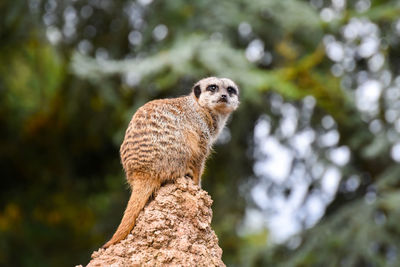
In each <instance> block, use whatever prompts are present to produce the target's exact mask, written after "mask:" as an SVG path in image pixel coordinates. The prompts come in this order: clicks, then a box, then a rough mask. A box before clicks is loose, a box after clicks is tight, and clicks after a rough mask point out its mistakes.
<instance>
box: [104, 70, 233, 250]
mask: <svg viewBox="0 0 400 267" xmlns="http://www.w3.org/2000/svg"><path fill="white" fill-rule="evenodd" d="M238 105H239V88H238V86H237V85H236V84H235V83H234V82H233V81H231V80H230V79H226V78H216V77H209V78H205V79H202V80H200V81H199V82H197V83H196V84H195V85H194V86H193V88H192V91H191V93H190V94H189V95H186V96H182V97H178V98H170V99H160V100H153V101H150V102H148V103H147V104H145V105H143V106H142V107H141V108H139V109H138V110H137V111H136V113H135V114H134V115H133V117H132V120H131V121H130V123H129V126H128V129H127V130H126V133H125V138H124V141H123V142H122V145H121V148H120V156H121V162H122V165H123V168H124V170H125V174H126V179H127V181H128V183H129V185H130V187H131V196H130V199H129V202H128V205H127V207H126V210H125V212H124V215H123V217H122V220H121V223H120V225H119V226H118V229H117V231H116V232H115V234H114V235H113V236H112V238H111V239H110V240H109V241H108V242H107V243H106V244H105V245H104V246H103V248H107V247H109V246H110V245H113V244H115V243H118V242H119V241H121V240H122V239H124V238H125V237H126V236H127V235H128V234H129V232H130V231H131V230H132V229H133V227H134V225H135V221H136V218H137V216H138V215H139V213H140V211H141V210H142V209H143V208H144V206H145V205H146V203H147V201H148V200H149V198H150V197H151V195H152V194H153V193H154V192H155V191H156V190H157V189H158V188H160V186H161V185H162V184H164V183H166V182H169V181H174V180H175V179H177V178H179V177H188V178H191V179H193V181H194V182H195V183H196V184H198V185H200V178H201V175H202V173H203V170H204V164H205V160H206V158H207V156H208V155H209V153H210V150H211V146H212V144H213V143H214V142H215V141H216V139H217V137H218V135H219V133H220V132H221V130H222V129H223V127H224V126H225V123H226V120H227V119H228V117H229V115H230V114H231V113H232V112H233V111H234V110H235V109H237V107H238Z"/></svg>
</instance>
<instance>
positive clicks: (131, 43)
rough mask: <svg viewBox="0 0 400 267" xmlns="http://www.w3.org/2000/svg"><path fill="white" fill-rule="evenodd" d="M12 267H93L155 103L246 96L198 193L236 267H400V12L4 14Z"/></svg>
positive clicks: (7, 5) (354, 8)
mask: <svg viewBox="0 0 400 267" xmlns="http://www.w3.org/2000/svg"><path fill="white" fill-rule="evenodd" d="M0 11H1V16H0V177H1V181H2V184H1V186H0V266H73V265H75V264H80V263H81V264H86V263H87V262H88V261H89V259H90V254H91V253H92V251H93V250H96V249H98V248H99V247H100V246H102V245H103V244H104V243H105V241H107V240H108V239H109V238H110V237H111V235H112V234H113V232H114V231H115V229H116V227H117V225H118V224H119V222H120V219H121V216H122V213H123V211H124V209H125V205H126V203H127V199H128V197H129V191H128V187H127V185H126V183H125V178H124V173H123V171H122V167H121V165H120V159H119V146H120V144H121V141H122V138H123V135H124V131H125V129H126V127H127V124H128V122H129V120H130V118H131V116H132V115H133V113H134V112H135V110H136V109H137V108H138V107H140V106H141V105H143V104H144V103H145V102H147V101H149V100H152V99H156V98H165V97H176V96H180V95H183V94H187V93H188V92H189V90H190V88H191V86H192V85H193V83H194V82H196V81H197V80H199V79H201V78H203V77H206V76H211V75H212V76H222V77H228V78H231V79H232V80H234V81H236V82H237V83H238V84H239V86H240V87H241V106H240V108H239V110H237V111H236V112H235V113H234V114H233V116H232V118H231V120H230V122H229V124H228V127H227V128H226V129H225V130H224V131H223V133H222V135H221V138H220V139H219V140H218V142H217V144H216V145H215V153H214V154H213V155H212V157H211V158H210V159H209V160H208V163H207V170H206V172H205V175H204V177H203V182H202V184H203V188H204V189H205V190H207V191H208V192H209V194H210V195H211V196H212V198H213V200H214V203H213V213H214V217H213V222H212V223H213V229H214V230H215V231H216V233H217V235H218V237H219V244H220V246H221V247H222V249H223V252H224V253H223V261H224V262H225V263H226V264H227V265H228V266H400V223H399V222H400V165H399V162H400V139H399V135H400V73H399V70H400V2H399V1H397V0H309V1H306V0H304V1H302V0H284V1H283V0H266V1H245V0H220V1H211V0H198V1H183V0H170V1H159V0H137V1H122V0H120V1H117V0H114V1H112V0H88V1H80V0H64V1H56V0H29V1H23V0H14V1H7V0H6V1H1V2H0Z"/></svg>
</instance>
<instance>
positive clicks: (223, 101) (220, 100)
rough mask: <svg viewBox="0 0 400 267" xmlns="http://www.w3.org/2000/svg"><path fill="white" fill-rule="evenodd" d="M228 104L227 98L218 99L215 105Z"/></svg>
mask: <svg viewBox="0 0 400 267" xmlns="http://www.w3.org/2000/svg"><path fill="white" fill-rule="evenodd" d="M221 102H222V103H228V99H227V98H223V97H221V98H220V99H218V101H217V103H221Z"/></svg>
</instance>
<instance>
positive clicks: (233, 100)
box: [192, 77, 239, 114]
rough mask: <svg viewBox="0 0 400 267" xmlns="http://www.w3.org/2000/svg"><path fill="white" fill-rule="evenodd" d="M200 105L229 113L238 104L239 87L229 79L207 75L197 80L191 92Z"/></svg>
mask: <svg viewBox="0 0 400 267" xmlns="http://www.w3.org/2000/svg"><path fill="white" fill-rule="evenodd" d="M192 94H193V96H194V98H195V99H196V101H197V103H198V104H199V105H200V106H201V107H208V108H210V109H212V110H215V111H217V112H219V113H221V114H229V113H231V112H232V111H234V110H235V109H237V107H238V106H239V87H238V86H237V85H236V84H235V83H234V82H233V81H232V80H230V79H227V78H216V77H209V78H205V79H202V80H200V81H198V82H197V83H196V84H195V85H194V86H193V92H192Z"/></svg>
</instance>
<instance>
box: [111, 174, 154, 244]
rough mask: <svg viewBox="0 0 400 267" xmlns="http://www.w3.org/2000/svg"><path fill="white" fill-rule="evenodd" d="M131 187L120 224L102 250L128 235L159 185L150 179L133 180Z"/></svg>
mask: <svg viewBox="0 0 400 267" xmlns="http://www.w3.org/2000/svg"><path fill="white" fill-rule="evenodd" d="M131 185H132V193H131V197H130V198H129V202H128V206H127V207H126V209H125V212H124V216H123V217H122V220H121V223H120V224H119V226H118V229H117V231H116V232H115V234H114V235H113V236H112V238H111V239H110V240H109V241H108V242H107V243H106V244H104V246H103V248H107V247H109V246H111V245H114V244H116V243H118V242H119V241H121V240H122V239H124V238H125V237H126V236H127V235H128V234H129V232H130V231H131V230H132V229H133V227H134V226H135V222H136V218H137V217H138V215H139V213H140V211H141V210H142V209H143V207H144V206H145V205H146V202H147V200H148V199H149V198H150V196H151V195H152V194H153V193H154V192H155V191H156V190H157V189H158V188H159V187H160V185H159V184H158V183H156V181H154V180H153V179H151V178H134V179H132V181H131Z"/></svg>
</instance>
